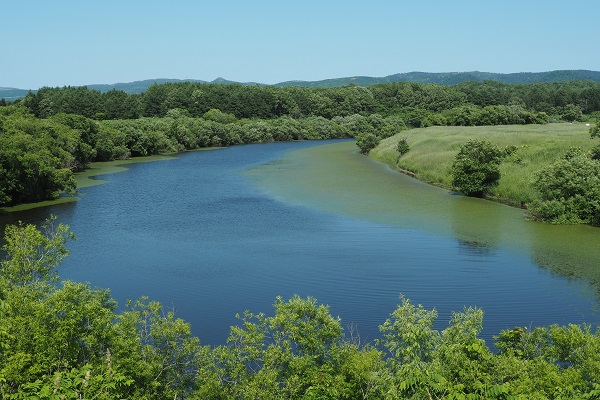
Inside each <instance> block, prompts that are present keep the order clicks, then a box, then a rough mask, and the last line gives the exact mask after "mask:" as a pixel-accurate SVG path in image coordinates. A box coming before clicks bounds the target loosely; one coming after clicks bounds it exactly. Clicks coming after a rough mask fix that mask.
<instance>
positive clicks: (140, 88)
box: [87, 78, 206, 94]
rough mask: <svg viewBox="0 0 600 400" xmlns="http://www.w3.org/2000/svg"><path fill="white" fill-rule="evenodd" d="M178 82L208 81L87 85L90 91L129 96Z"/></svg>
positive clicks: (152, 81) (147, 80)
mask: <svg viewBox="0 0 600 400" xmlns="http://www.w3.org/2000/svg"><path fill="white" fill-rule="evenodd" d="M178 82H199V83H206V81H199V80H195V79H162V78H161V79H146V80H143V81H135V82H128V83H113V84H111V85H107V84H95V85H87V88H88V89H92V90H97V91H99V92H102V93H104V92H109V91H111V90H113V89H114V90H122V91H124V92H126V93H129V94H134V93H143V92H145V91H146V89H148V88H149V87H150V86H152V85H154V84H155V83H157V84H161V83H178Z"/></svg>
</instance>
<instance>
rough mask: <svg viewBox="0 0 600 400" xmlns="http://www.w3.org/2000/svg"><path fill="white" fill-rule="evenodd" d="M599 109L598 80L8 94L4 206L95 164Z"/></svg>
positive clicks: (558, 117)
mask: <svg viewBox="0 0 600 400" xmlns="http://www.w3.org/2000/svg"><path fill="white" fill-rule="evenodd" d="M599 112H600V83H598V82H592V81H574V82H566V83H565V82H559V83H556V82H554V83H535V84H504V83H499V82H495V81H484V82H465V83H460V84H457V85H453V86H444V85H438V84H419V83H407V82H401V83H397V82H396V83H386V84H378V85H373V86H369V87H360V86H355V85H351V86H343V87H333V88H322V87H318V88H304V87H273V86H258V85H256V86H249V85H240V84H232V85H219V84H206V83H194V82H179V83H164V84H155V85H153V86H151V87H150V88H149V89H148V90H146V91H145V92H144V93H141V94H127V93H125V92H123V91H118V90H111V91H108V92H105V93H101V92H99V91H96V90H89V89H87V88H86V87H63V88H49V87H44V88H42V89H40V90H38V91H37V92H35V93H32V92H30V93H29V94H28V95H27V96H25V97H24V98H23V99H19V100H17V101H14V102H6V101H4V100H2V101H0V183H1V184H0V206H10V205H15V204H20V203H27V202H36V201H41V200H46V199H51V198H55V197H57V196H58V195H59V194H60V193H73V192H74V191H75V190H76V188H75V183H74V179H73V173H75V172H77V171H81V170H83V169H85V168H86V166H87V165H88V164H89V163H90V162H93V161H108V160H115V159H126V158H129V157H136V156H146V155H153V154H160V153H173V152H179V151H185V150H192V149H197V148H202V147H218V146H230V145H235V144H244V143H257V142H270V141H287V140H308V139H332V138H354V137H358V136H359V135H371V138H370V139H371V142H369V143H370V145H371V144H373V143H375V144H376V143H377V141H379V140H380V139H384V138H387V137H390V136H393V135H394V134H397V133H398V132H401V131H402V130H404V129H407V128H419V127H428V126H432V125H442V126H445V125H448V126H478V125H506V124H545V123H548V122H552V121H580V120H582V119H583V118H584V117H585V118H588V119H589V118H593V116H594V115H597V114H598V113H599ZM373 138H374V139H376V140H374V139H373Z"/></svg>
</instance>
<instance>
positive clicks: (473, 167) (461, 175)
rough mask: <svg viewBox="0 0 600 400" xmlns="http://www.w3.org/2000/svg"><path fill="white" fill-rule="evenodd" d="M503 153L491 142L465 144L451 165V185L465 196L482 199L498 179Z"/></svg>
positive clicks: (476, 141) (475, 141)
mask: <svg viewBox="0 0 600 400" xmlns="http://www.w3.org/2000/svg"><path fill="white" fill-rule="evenodd" d="M502 158H503V153H502V151H501V150H499V149H498V148H497V147H496V146H494V145H493V144H492V143H491V142H489V141H486V140H478V139H473V140H469V141H468V142H466V143H465V144H464V145H463V146H462V147H461V149H460V151H459V152H458V154H457V155H456V157H455V159H454V162H453V163H452V169H451V175H452V185H453V186H454V187H455V188H457V189H458V190H459V191H460V192H462V193H464V194H466V195H467V196H475V197H482V196H483V195H485V194H486V193H487V192H488V191H489V189H491V188H492V187H493V186H495V185H496V184H497V183H498V180H499V179H500V169H499V166H500V162H501V161H502Z"/></svg>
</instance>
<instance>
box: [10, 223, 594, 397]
mask: <svg viewBox="0 0 600 400" xmlns="http://www.w3.org/2000/svg"><path fill="white" fill-rule="evenodd" d="M74 238H75V236H74V234H73V233H72V232H71V231H70V229H69V227H68V226H67V225H64V224H62V223H59V221H57V220H56V218H55V217H50V218H49V219H48V220H47V221H46V222H45V223H44V224H43V225H42V226H40V227H36V226H34V225H31V224H23V223H19V224H17V225H9V226H7V228H6V231H5V243H6V244H5V245H4V246H3V250H4V251H5V252H6V258H5V259H3V260H2V261H1V264H0V396H1V397H2V398H3V399H232V398H233V399H242V398H244V399H246V398H248V399H249V398H252V399H598V398H600V384H599V383H598V376H600V332H599V331H597V330H593V329H592V328H591V327H590V326H588V325H575V324H571V325H568V326H559V325H552V326H549V327H535V328H527V327H515V328H513V329H507V330H503V331H501V332H499V333H498V335H497V336H495V338H494V343H493V344H492V343H486V342H485V341H484V340H482V339H481V338H480V337H479V334H480V333H481V330H482V326H483V315H484V314H483V310H481V309H478V308H473V307H469V308H464V309H463V310H458V311H456V312H454V313H453V314H452V316H451V318H450V319H449V321H448V325H447V327H446V328H444V329H441V330H439V329H434V323H435V321H436V319H437V317H438V315H437V312H436V310H435V309H431V310H428V309H425V308H424V307H422V306H421V305H415V304H413V303H411V301H410V299H408V298H405V297H403V296H400V298H399V302H398V305H397V307H396V309H395V310H391V313H390V314H389V318H387V319H386V320H385V321H381V325H380V326H379V330H380V332H381V337H380V339H378V340H375V341H374V342H365V341H364V340H361V337H360V333H359V332H358V331H356V330H355V329H352V328H351V327H349V328H347V329H344V328H343V326H344V325H343V322H342V321H341V319H340V318H339V317H335V316H333V315H331V313H330V311H329V306H327V305H323V304H319V302H318V301H317V299H315V298H312V297H308V298H302V297H299V296H296V295H294V296H292V297H291V298H289V299H283V298H281V297H278V298H276V299H274V304H273V310H272V311H271V312H259V311H252V310H246V311H244V312H242V311H243V310H240V314H239V315H237V318H238V323H237V324H236V325H235V326H232V327H231V329H230V333H229V337H228V338H227V342H226V344H224V345H219V346H208V345H203V344H202V343H201V342H200V341H199V339H198V338H197V337H194V336H193V335H192V334H191V329H190V325H189V324H188V323H186V322H185V321H183V320H182V319H180V318H178V317H177V316H176V315H175V313H174V312H173V311H172V310H170V309H168V308H166V307H164V306H163V305H161V304H160V303H158V302H156V301H151V300H149V299H147V298H141V299H138V300H137V301H131V302H128V303H127V304H126V305H121V307H118V305H117V303H116V301H115V300H113V299H112V298H111V294H110V292H109V290H107V289H101V288H91V287H90V285H89V284H84V283H77V282H72V281H63V282H60V283H59V280H60V279H59V276H58V274H57V267H58V266H59V265H60V264H61V261H62V260H63V259H64V258H65V257H67V256H68V254H69V251H68V248H67V245H68V242H69V241H71V240H73V239H74Z"/></svg>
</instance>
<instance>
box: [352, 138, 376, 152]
mask: <svg viewBox="0 0 600 400" xmlns="http://www.w3.org/2000/svg"><path fill="white" fill-rule="evenodd" d="M378 144H379V138H378V137H377V136H375V135H374V134H373V133H359V134H358V135H357V136H356V145H357V146H358V148H359V149H360V152H361V153H363V154H368V153H369V151H371V150H372V149H374V148H375V146H377V145H378Z"/></svg>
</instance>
